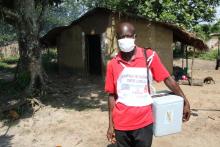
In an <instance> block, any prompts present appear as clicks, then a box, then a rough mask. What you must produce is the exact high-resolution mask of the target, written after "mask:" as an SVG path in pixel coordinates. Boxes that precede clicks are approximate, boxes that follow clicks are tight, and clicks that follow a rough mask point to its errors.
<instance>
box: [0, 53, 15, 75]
mask: <svg viewBox="0 0 220 147" xmlns="http://www.w3.org/2000/svg"><path fill="white" fill-rule="evenodd" d="M17 62H18V57H15V56H12V57H9V58H5V59H1V60H0V71H3V72H13V71H14V70H15V67H14V66H12V65H13V64H16V63H17Z"/></svg>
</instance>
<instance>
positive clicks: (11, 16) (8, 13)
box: [0, 6, 20, 23]
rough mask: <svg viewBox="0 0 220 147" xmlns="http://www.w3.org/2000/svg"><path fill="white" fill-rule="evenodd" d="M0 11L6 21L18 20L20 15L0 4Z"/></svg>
mask: <svg viewBox="0 0 220 147" xmlns="http://www.w3.org/2000/svg"><path fill="white" fill-rule="evenodd" d="M0 13H1V14H2V15H3V18H4V19H5V20H6V21H7V22H8V23H11V22H13V23H14V22H16V21H19V19H20V17H19V15H18V14H17V13H15V12H13V11H12V10H10V9H8V8H5V7H3V6H0Z"/></svg>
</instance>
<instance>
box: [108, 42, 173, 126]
mask: <svg viewBox="0 0 220 147" xmlns="http://www.w3.org/2000/svg"><path fill="white" fill-rule="evenodd" d="M152 54H153V51H152V50H150V49H148V50H147V56H148V57H149V56H151V55H152ZM120 62H122V63H123V64H124V65H126V66H127V67H146V61H145V58H144V55H143V49H142V48H140V47H137V46H136V51H135V55H134V56H133V58H132V59H131V61H129V62H127V61H124V60H123V59H122V58H121V55H120V53H119V54H118V55H117V56H116V57H115V58H113V59H112V60H111V61H109V62H108V65H107V70H106V81H105V91H106V92H107V93H111V94H116V95H117V79H118V77H119V75H120V73H121V72H122V70H123V68H124V67H123V66H121V64H120ZM150 70H151V72H152V75H153V79H154V80H155V81H157V82H160V81H163V80H165V79H166V78H167V77H169V76H170V74H169V72H168V71H167V70H166V68H165V67H164V66H163V64H162V63H161V61H160V59H159V57H158V55H157V54H156V53H155V54H154V56H153V59H152V62H151V64H150ZM112 118H113V123H114V128H115V129H116V130H136V129H139V128H142V127H145V126H147V125H149V124H151V123H152V122H153V114H152V108H151V105H147V106H139V107H136V106H126V105H124V104H122V103H120V102H118V103H116V105H115V107H114V109H113V112H112Z"/></svg>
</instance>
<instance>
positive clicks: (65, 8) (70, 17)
mask: <svg viewBox="0 0 220 147" xmlns="http://www.w3.org/2000/svg"><path fill="white" fill-rule="evenodd" d="M84 11H85V9H84V8H83V4H82V2H81V1H76V0H65V1H62V3H61V4H58V5H57V6H56V7H54V6H53V5H51V6H50V7H49V9H48V12H47V15H46V17H45V20H44V25H43V30H42V32H41V36H42V35H44V34H46V33H47V32H48V31H49V30H51V29H52V28H54V27H58V26H64V25H69V24H70V23H71V22H72V21H74V20H75V19H77V18H78V17H79V16H80V15H81V14H82V13H83V12H84Z"/></svg>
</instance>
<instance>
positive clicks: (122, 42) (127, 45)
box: [118, 38, 135, 52]
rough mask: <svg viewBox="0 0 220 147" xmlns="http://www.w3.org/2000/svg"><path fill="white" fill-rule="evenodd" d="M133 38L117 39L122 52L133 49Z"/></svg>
mask: <svg viewBox="0 0 220 147" xmlns="http://www.w3.org/2000/svg"><path fill="white" fill-rule="evenodd" d="M134 41H135V39H134V38H123V39H119V40H118V46H119V48H120V50H121V51H122V52H130V51H132V50H133V49H134V47H135V44H134Z"/></svg>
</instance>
